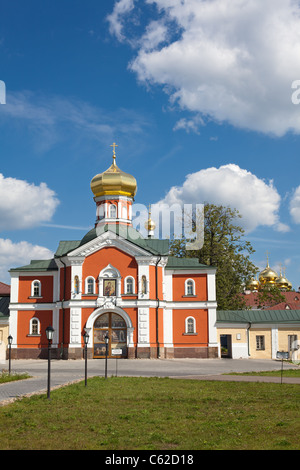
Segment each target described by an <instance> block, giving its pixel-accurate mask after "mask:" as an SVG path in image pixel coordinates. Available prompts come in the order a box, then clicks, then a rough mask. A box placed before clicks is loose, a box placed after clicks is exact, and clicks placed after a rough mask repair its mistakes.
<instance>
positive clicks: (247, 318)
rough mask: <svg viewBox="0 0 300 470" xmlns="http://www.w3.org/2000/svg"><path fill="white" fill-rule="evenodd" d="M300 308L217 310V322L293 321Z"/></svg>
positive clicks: (295, 320) (298, 319)
mask: <svg viewBox="0 0 300 470" xmlns="http://www.w3.org/2000/svg"><path fill="white" fill-rule="evenodd" d="M295 322H300V310H217V323H295Z"/></svg>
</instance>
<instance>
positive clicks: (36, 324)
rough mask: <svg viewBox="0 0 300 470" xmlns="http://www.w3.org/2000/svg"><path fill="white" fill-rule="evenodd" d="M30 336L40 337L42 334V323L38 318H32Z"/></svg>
mask: <svg viewBox="0 0 300 470" xmlns="http://www.w3.org/2000/svg"><path fill="white" fill-rule="evenodd" d="M29 334H30V335H39V334H40V321H39V320H38V319H37V318H32V319H31V320H30V325H29Z"/></svg>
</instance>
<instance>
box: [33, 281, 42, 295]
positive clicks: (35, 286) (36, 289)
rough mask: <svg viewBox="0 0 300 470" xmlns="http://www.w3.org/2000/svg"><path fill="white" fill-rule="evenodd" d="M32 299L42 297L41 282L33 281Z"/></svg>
mask: <svg viewBox="0 0 300 470" xmlns="http://www.w3.org/2000/svg"><path fill="white" fill-rule="evenodd" d="M31 297H41V281H37V280H36V281H33V282H32V284H31Z"/></svg>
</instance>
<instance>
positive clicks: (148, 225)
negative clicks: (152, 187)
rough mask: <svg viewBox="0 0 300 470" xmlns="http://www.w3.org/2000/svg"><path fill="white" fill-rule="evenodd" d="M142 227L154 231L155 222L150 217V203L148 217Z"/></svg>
mask: <svg viewBox="0 0 300 470" xmlns="http://www.w3.org/2000/svg"><path fill="white" fill-rule="evenodd" d="M144 227H145V229H146V230H147V231H148V232H154V230H155V227H156V224H155V222H153V220H152V219H151V205H150V204H149V217H148V220H147V222H145V225H144Z"/></svg>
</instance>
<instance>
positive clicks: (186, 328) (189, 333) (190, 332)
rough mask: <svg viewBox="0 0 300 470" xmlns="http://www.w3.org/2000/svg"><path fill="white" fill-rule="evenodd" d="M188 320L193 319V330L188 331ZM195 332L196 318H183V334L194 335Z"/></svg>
mask: <svg viewBox="0 0 300 470" xmlns="http://www.w3.org/2000/svg"><path fill="white" fill-rule="evenodd" d="M189 320H192V321H193V331H189ZM196 333H197V332H196V319H195V318H194V317H187V318H186V319H185V334H186V335H195V334H196Z"/></svg>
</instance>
